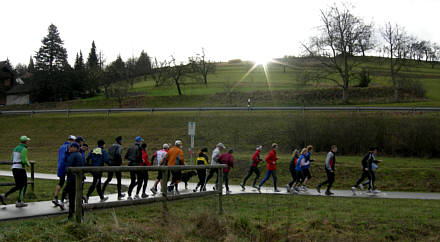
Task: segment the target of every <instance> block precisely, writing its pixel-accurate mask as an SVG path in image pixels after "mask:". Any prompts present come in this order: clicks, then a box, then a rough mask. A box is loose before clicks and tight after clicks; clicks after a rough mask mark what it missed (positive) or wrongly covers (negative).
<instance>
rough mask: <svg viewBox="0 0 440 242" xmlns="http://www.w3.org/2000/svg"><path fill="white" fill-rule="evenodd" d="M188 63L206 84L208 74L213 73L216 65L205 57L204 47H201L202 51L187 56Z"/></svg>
mask: <svg viewBox="0 0 440 242" xmlns="http://www.w3.org/2000/svg"><path fill="white" fill-rule="evenodd" d="M189 63H190V64H191V67H192V68H193V71H194V72H196V73H199V74H200V75H201V76H202V78H203V80H202V81H203V83H204V84H205V86H206V87H207V86H208V74H210V73H214V72H215V69H216V66H215V63H214V62H211V61H209V60H207V59H206V54H205V49H204V48H202V53H201V54H197V55H196V56H195V57H190V58H189Z"/></svg>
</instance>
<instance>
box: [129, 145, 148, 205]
mask: <svg viewBox="0 0 440 242" xmlns="http://www.w3.org/2000/svg"><path fill="white" fill-rule="evenodd" d="M142 142H144V139H142V137H140V136H137V137H136V138H135V143H134V145H132V146H131V147H130V148H128V150H127V153H125V159H126V160H128V166H139V165H140V164H141V163H142V149H141V144H142ZM136 176H137V182H136ZM130 180H131V182H130V186H128V197H127V200H132V199H133V198H132V197H131V192H132V191H133V188H134V187H135V186H136V185H137V186H138V188H139V187H140V186H142V173H141V172H136V171H130ZM137 197H139V196H137ZM135 198H136V197H135Z"/></svg>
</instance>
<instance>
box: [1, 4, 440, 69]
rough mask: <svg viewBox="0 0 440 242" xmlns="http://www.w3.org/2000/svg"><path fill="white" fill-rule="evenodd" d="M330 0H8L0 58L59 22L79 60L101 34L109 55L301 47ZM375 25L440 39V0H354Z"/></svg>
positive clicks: (21, 53)
mask: <svg viewBox="0 0 440 242" xmlns="http://www.w3.org/2000/svg"><path fill="white" fill-rule="evenodd" d="M335 2H336V3H340V2H341V1H338V0H336V1H328V0H307V1H304V0H301V1H299V0H290V1H288V0H253V1H248V0H160V1H159V0H153V1H151V0H125V1H120V0H118V1H114V0H106V1H104V0H102V1H101V0H75V1H60V0H58V1H55V0H38V1H34V0H29V1H25V0H14V1H4V2H3V3H2V4H1V9H2V11H0V12H1V13H0V20H1V22H2V23H3V24H2V36H1V37H0V39H1V42H0V43H1V44H0V60H4V59H6V58H8V59H9V60H10V61H11V63H12V64H13V65H16V64H17V63H24V64H28V63H29V58H30V56H33V55H35V52H36V51H37V50H38V49H39V47H40V46H41V40H42V39H43V37H44V36H46V35H47V28H48V26H49V25H50V24H51V23H53V24H55V25H56V26H57V27H58V30H59V32H60V36H61V39H62V40H63V41H64V47H65V48H66V49H67V52H68V55H69V62H70V63H71V64H73V62H74V58H75V55H76V53H78V52H79V51H82V53H83V55H84V56H85V57H86V56H87V55H88V53H89V51H90V47H91V43H92V41H93V40H94V41H95V43H96V46H97V49H98V50H100V51H102V53H103V54H104V58H105V60H106V63H107V64H108V63H109V62H111V61H113V60H115V59H116V57H117V56H118V55H121V56H122V58H123V59H124V60H126V59H127V58H129V57H132V56H138V55H139V54H140V52H141V51H142V50H145V51H146V52H147V53H148V54H149V55H150V56H152V57H157V58H159V59H164V58H169V57H170V56H171V55H173V56H174V57H175V58H176V59H177V60H186V59H187V58H188V57H190V56H194V55H195V54H197V53H200V52H201V49H202V48H204V49H205V52H206V56H207V58H208V59H211V60H215V61H227V60H230V59H242V60H256V61H259V60H261V59H268V58H277V57H282V56H284V55H299V54H301V53H302V50H301V42H306V41H307V40H308V39H309V38H310V36H312V35H314V34H316V31H317V30H316V27H317V26H318V25H320V9H326V8H328V7H329V6H330V5H332V4H333V3H335ZM344 3H349V4H352V5H353V6H354V9H353V12H354V14H355V15H357V16H359V17H362V18H363V19H364V20H365V21H367V22H370V21H373V22H374V23H375V26H376V27H380V26H383V25H384V24H385V23H386V22H391V23H398V24H399V25H402V26H404V27H405V28H406V30H407V32H409V33H410V34H413V35H416V36H417V37H419V38H420V39H424V40H430V41H433V42H440V30H439V28H438V15H439V13H440V12H439V10H440V0H417V1H416V0H369V1H364V0H351V1H350V0H347V1H344Z"/></svg>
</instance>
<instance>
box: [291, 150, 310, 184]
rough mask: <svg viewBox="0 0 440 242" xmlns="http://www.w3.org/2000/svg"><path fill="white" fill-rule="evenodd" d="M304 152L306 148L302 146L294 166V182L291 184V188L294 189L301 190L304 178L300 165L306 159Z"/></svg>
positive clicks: (305, 152)
mask: <svg viewBox="0 0 440 242" xmlns="http://www.w3.org/2000/svg"><path fill="white" fill-rule="evenodd" d="M306 154H307V148H304V149H302V150H301V155H300V156H299V158H298V160H297V161H296V166H295V172H296V174H295V178H296V179H295V182H294V184H293V188H294V189H295V191H297V192H300V191H301V183H302V182H303V180H304V178H303V170H302V165H301V164H305V161H306Z"/></svg>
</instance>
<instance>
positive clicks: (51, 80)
mask: <svg viewBox="0 0 440 242" xmlns="http://www.w3.org/2000/svg"><path fill="white" fill-rule="evenodd" d="M41 43H42V46H41V47H40V49H39V50H38V51H37V52H36V54H35V71H36V75H35V78H34V81H33V84H34V92H35V93H34V94H35V96H36V97H37V100H38V101H49V100H52V101H53V100H63V99H65V98H67V97H68V93H69V92H70V91H71V90H70V89H69V78H70V77H69V75H67V74H66V72H69V71H71V67H70V65H69V63H68V62H67V51H66V49H65V48H64V47H63V41H62V40H61V37H60V34H59V32H58V29H57V27H56V26H55V25H53V24H51V25H50V26H49V28H48V34H47V36H46V37H44V38H43V40H42V41H41Z"/></svg>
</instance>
